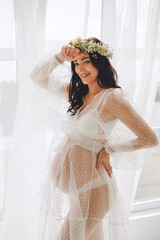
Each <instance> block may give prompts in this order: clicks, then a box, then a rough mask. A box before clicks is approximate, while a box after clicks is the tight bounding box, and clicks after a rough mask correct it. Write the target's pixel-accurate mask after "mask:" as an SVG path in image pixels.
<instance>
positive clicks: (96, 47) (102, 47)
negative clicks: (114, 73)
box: [69, 37, 113, 58]
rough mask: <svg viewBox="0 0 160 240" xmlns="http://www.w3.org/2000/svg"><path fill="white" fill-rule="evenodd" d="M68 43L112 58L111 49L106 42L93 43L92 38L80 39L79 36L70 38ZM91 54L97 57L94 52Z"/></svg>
mask: <svg viewBox="0 0 160 240" xmlns="http://www.w3.org/2000/svg"><path fill="white" fill-rule="evenodd" d="M69 44H70V45H72V46H74V47H76V48H78V49H80V50H83V51H85V52H88V53H95V52H98V53H99V54H100V55H102V56H105V57H106V58H112V56H113V49H111V48H110V47H109V45H108V44H105V43H103V42H101V43H95V42H94V40H91V41H88V40H87V39H84V40H82V39H81V37H77V38H75V39H73V40H71V41H70V42H69ZM92 56H93V57H95V58H97V55H96V53H95V54H93V55H92Z"/></svg>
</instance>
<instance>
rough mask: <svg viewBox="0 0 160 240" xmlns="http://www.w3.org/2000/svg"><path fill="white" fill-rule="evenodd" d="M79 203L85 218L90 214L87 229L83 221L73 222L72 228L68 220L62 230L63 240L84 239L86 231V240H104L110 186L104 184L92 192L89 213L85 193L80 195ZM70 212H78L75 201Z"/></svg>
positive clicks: (86, 223) (86, 224)
mask: <svg viewBox="0 0 160 240" xmlns="http://www.w3.org/2000/svg"><path fill="white" fill-rule="evenodd" d="M85 193H86V192H85ZM87 200H88V198H87ZM71 201H72V200H71ZM79 202H80V206H81V210H82V212H83V214H84V216H85V215H86V212H87V213H88V219H87V220H86V222H85V229H84V228H83V223H81V221H79V222H78V221H76V220H73V222H71V226H70V224H69V219H68V218H66V220H65V222H64V224H63V226H62V230H61V234H62V235H61V237H62V238H61V240H70V239H71V240H72V239H74V238H75V239H77V240H81V239H82V238H81V237H80V236H81V234H82V232H83V231H85V240H99V239H101V240H103V226H102V218H103V217H104V216H105V214H106V213H107V212H108V209H109V198H108V185H107V184H104V185H102V186H100V187H98V188H94V189H92V190H91V192H90V201H89V212H88V211H87V210H88V201H86V198H85V197H84V193H81V194H80V195H79ZM77 206H79V205H77ZM70 211H71V212H72V211H76V203H75V202H74V200H73V201H72V202H71V209H70ZM68 215H69V214H68ZM68 215H67V216H68ZM81 224H82V225H81ZM70 230H71V231H72V233H71V232H70ZM73 233H74V234H75V235H74V236H73V238H72V237H71V235H72V234H73ZM58 240H59V239H58Z"/></svg>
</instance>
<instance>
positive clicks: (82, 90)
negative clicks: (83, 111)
mask: <svg viewBox="0 0 160 240" xmlns="http://www.w3.org/2000/svg"><path fill="white" fill-rule="evenodd" d="M87 41H94V42H96V43H100V44H102V42H101V41H100V40H99V39H97V38H95V37H91V38H88V39H87ZM93 54H95V52H94V53H89V57H90V61H91V63H92V64H93V66H94V67H96V68H97V70H98V77H97V83H98V85H99V86H100V87H102V88H106V89H108V88H121V87H120V86H118V84H117V83H118V75H117V73H116V71H115V69H114V68H113V67H112V65H111V63H110V61H109V60H108V58H106V57H105V56H102V55H100V54H99V53H98V52H96V55H97V58H95V57H93V56H92V55H93ZM71 70H72V73H73V74H72V78H71V81H70V84H69V102H70V106H69V108H68V110H67V113H68V112H71V113H72V114H71V116H73V115H75V114H76V111H77V110H78V109H79V108H80V107H81V106H83V99H82V98H83V97H84V96H85V95H87V93H88V92H89V88H88V85H87V84H83V82H82V80H81V79H80V77H79V76H78V74H77V73H76V71H75V64H74V63H73V62H71Z"/></svg>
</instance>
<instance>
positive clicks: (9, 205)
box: [0, 0, 47, 240]
mask: <svg viewBox="0 0 160 240" xmlns="http://www.w3.org/2000/svg"><path fill="white" fill-rule="evenodd" d="M46 6H47V1H45V0H37V1H36V0H30V1H25V0H15V20H16V58H17V77H18V104H17V110H16V117H15V123H14V130H13V141H12V145H11V149H10V157H9V167H8V177H7V190H6V199H5V214H4V219H3V223H2V229H1V236H0V239H5V240H21V239H24V240H29V239H30V240H31V239H33V240H35V239H36V235H35V234H36V227H37V224H36V220H37V219H36V218H37V213H38V202H39V201H38V197H37V189H38V185H39V181H40V176H41V169H42V168H43V164H44V163H43V159H44V156H45V116H46V114H45V111H46V109H45V107H44V105H43V104H42V101H41V99H40V96H39V95H38V93H37V91H36V90H35V88H34V86H33V83H32V81H31V80H30V77H29V74H30V72H31V69H32V68H33V65H34V64H35V62H37V60H38V59H39V58H40V57H42V55H43V54H44V50H45V48H44V47H45V45H44V44H45V41H44V40H45V14H46ZM38 149H39V151H38Z"/></svg>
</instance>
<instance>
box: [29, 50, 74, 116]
mask: <svg viewBox="0 0 160 240" xmlns="http://www.w3.org/2000/svg"><path fill="white" fill-rule="evenodd" d="M70 77H71V72H70V70H69V68H68V67H67V66H66V65H65V63H60V62H59V61H58V60H57V58H56V55H55V54H48V55H47V56H45V57H44V58H43V59H42V60H41V61H40V62H39V63H38V65H36V66H35V67H34V69H33V70H32V72H31V74H30V78H31V79H32V81H33V83H34V85H35V86H36V88H37V89H38V91H39V93H40V95H41V96H42V98H43V100H44V101H45V103H47V104H48V105H49V106H50V107H53V108H54V109H56V110H58V111H59V110H60V109H62V108H64V107H65V108H67V103H68V90H67V84H68V82H69V80H70Z"/></svg>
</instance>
